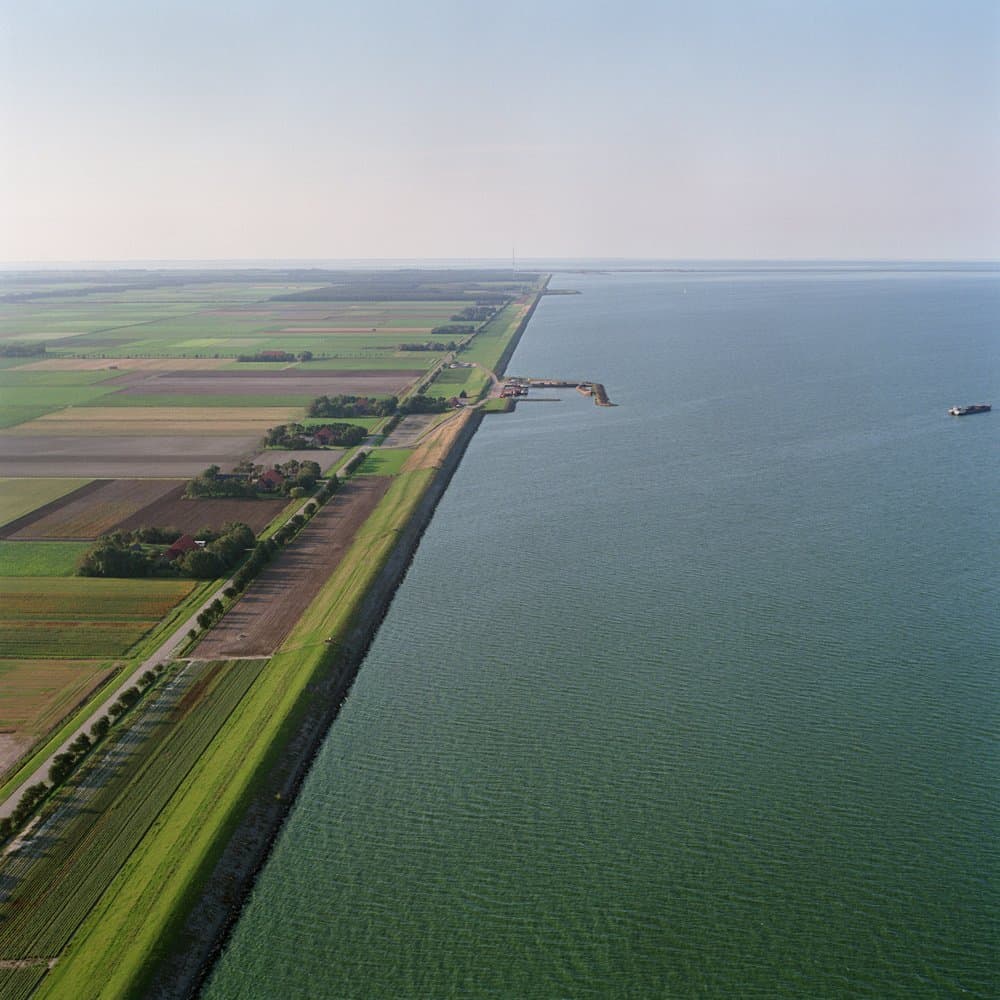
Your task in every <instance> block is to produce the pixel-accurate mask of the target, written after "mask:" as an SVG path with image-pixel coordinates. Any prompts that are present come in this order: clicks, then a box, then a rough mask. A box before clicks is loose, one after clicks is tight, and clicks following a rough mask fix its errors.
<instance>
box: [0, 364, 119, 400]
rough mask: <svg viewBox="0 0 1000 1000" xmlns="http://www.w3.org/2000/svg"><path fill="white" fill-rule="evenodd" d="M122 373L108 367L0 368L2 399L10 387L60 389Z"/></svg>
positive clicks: (0, 393) (90, 383)
mask: <svg viewBox="0 0 1000 1000" xmlns="http://www.w3.org/2000/svg"><path fill="white" fill-rule="evenodd" d="M29 360H30V359H29ZM35 360H36V361H37V360H39V359H38V358H36V359H35ZM121 374H122V373H121V372H120V371H113V370H109V369H107V368H103V369H101V370H100V371H90V372H82V371H81V372H47V371H21V370H20V369H17V368H14V369H11V368H7V369H4V370H0V399H3V398H5V397H6V395H7V389H8V388H17V387H28V386H40V387H45V388H56V389H58V388H66V387H68V386H82V385H84V386H85V385H93V384H94V383H95V382H103V381H104V380H105V379H109V378H114V377H115V376H116V375H121Z"/></svg>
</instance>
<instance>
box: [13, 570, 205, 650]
mask: <svg viewBox="0 0 1000 1000" xmlns="http://www.w3.org/2000/svg"><path fill="white" fill-rule="evenodd" d="M194 588H195V583H194V581H192V580H102V579H88V578H85V577H76V576H72V577H15V576H7V577H0V649H3V650H4V651H5V652H6V654H7V655H8V656H15V657H27V658H31V659H36V658H46V657H68V658H78V657H87V658H94V657H115V656H122V655H124V654H125V653H126V652H128V650H129V649H130V648H131V647H133V646H134V645H135V644H136V643H137V642H139V640H140V639H142V637H143V636H145V635H146V634H147V633H149V632H150V631H151V630H153V629H154V628H156V627H157V625H158V624H160V622H161V620H162V619H163V617H164V616H165V615H166V614H167V613H168V612H169V611H170V610H171V609H172V608H173V607H174V606H175V605H176V604H178V603H179V602H180V601H182V600H183V599H184V598H185V597H186V596H187V595H188V594H190V592H191V591H192V590H193V589H194Z"/></svg>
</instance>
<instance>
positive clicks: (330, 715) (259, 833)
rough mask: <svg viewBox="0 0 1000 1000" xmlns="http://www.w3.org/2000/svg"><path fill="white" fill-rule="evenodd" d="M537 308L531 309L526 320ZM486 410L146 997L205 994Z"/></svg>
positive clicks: (376, 583)
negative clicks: (299, 794)
mask: <svg viewBox="0 0 1000 1000" xmlns="http://www.w3.org/2000/svg"><path fill="white" fill-rule="evenodd" d="M536 304H537V300H536ZM533 309H534V307H532V310H531V311H529V312H528V314H526V316H525V318H524V320H523V321H522V324H521V326H522V327H523V326H524V325H526V324H527V320H528V318H529V317H530V315H531V312H532V311H533ZM520 332H521V330H519V331H518V334H517V336H516V338H514V340H515V341H516V339H517V338H519V337H520ZM482 419H483V414H482V412H481V411H480V410H476V411H473V412H471V413H470V417H469V420H468V421H467V423H466V426H465V427H463V428H462V430H461V431H460V432H459V434H458V435H457V437H456V439H455V441H454V443H453V445H452V447H451V449H450V450H449V451H448V454H447V455H446V456H445V458H444V460H443V461H442V464H441V466H440V467H439V468H438V469H437V470H436V472H435V475H434V477H433V478H432V479H431V481H430V482H429V484H428V486H427V488H426V490H425V491H424V494H423V496H422V497H421V498H420V500H419V501H418V502H417V505H416V507H415V508H414V510H413V513H412V514H411V516H410V518H409V520H408V521H407V523H406V525H405V526H404V527H403V528H402V529H401V530H400V532H399V536H398V537H397V539H396V541H395V543H394V545H393V548H392V550H391V552H390V553H389V556H388V558H387V559H386V561H385V563H384V564H383V566H382V568H381V569H380V570H379V572H378V573H377V575H376V576H375V578H374V579H373V580H372V582H371V584H370V586H369V588H368V590H367V592H366V594H365V597H364V598H363V599H362V602H361V605H360V607H359V610H358V612H357V613H356V615H355V618H354V622H353V624H352V625H351V626H350V628H349V629H348V630H347V632H346V634H345V635H344V636H342V638H341V640H340V642H339V643H338V645H337V646H336V647H335V649H334V647H331V651H330V652H329V653H327V654H326V656H325V657H324V658H323V660H322V661H321V662H320V665H319V668H318V669H317V671H316V672H315V674H314V676H313V679H312V682H311V683H310V685H309V687H308V689H307V692H306V695H305V696H304V697H303V698H302V699H301V702H300V705H298V706H296V707H297V709H300V711H299V712H297V713H296V714H295V717H294V718H290V719H289V720H287V722H286V724H285V725H284V727H283V729H282V736H281V738H280V739H279V740H278V741H277V742H276V744H275V745H274V746H273V748H272V750H271V752H270V754H269V759H268V764H267V766H266V768H265V769H264V771H263V773H261V774H260V775H259V776H258V777H257V779H256V780H255V781H254V784H253V787H252V788H251V789H250V790H249V791H248V794H247V797H246V801H245V804H241V806H240V809H239V810H238V817H237V819H236V820H235V822H233V823H231V825H230V827H229V828H228V830H227V831H226V832H225V834H224V838H223V839H224V840H225V843H224V846H222V847H221V850H220V851H218V852H216V855H215V857H214V858H213V859H212V862H211V868H210V870H208V871H207V872H206V876H205V878H204V879H203V880H201V881H200V885H199V891H198V894H197V898H195V899H192V900H190V901H189V905H188V906H187V907H185V913H184V914H183V915H181V916H179V917H178V918H176V919H175V920H174V922H173V924H172V925H171V926H170V927H169V928H167V929H166V932H165V934H164V939H165V940H166V941H168V942H169V944H168V945H167V952H168V953H167V954H166V955H162V956H161V957H160V958H159V960H158V963H157V964H156V965H155V966H154V968H153V970H152V973H151V976H150V977H149V978H148V979H147V980H146V982H145V983H144V984H143V985H142V987H141V995H142V996H144V997H155V998H161V1000H180V998H189V997H195V996H197V995H198V993H199V992H200V990H201V988H202V986H203V985H204V983H205V982H206V980H207V979H208V977H209V975H210V974H211V971H212V969H213V967H214V965H215V962H216V960H217V958H218V957H219V955H221V953H222V951H223V949H224V948H225V945H226V942H227V940H228V938H229V934H230V932H231V931H232V928H233V927H234V926H235V924H236V922H237V921H238V919H239V916H240V913H241V911H242V909H243V906H244V905H245V903H246V901H247V899H248V898H249V895H250V893H251V891H252V890H253V886H254V883H255V882H256V879H257V875H258V874H259V872H260V871H261V869H262V868H263V866H264V865H265V863H266V862H267V859H268V856H269V855H270V853H271V850H272V848H273V846H274V844H275V842H276V839H277V836H278V834H279V832H280V830H281V827H282V825H283V824H284V821H285V819H286V818H287V816H288V813H289V812H290V811H291V808H292V806H293V805H294V803H295V799H296V796H297V794H298V791H299V789H300V787H301V785H302V782H303V781H304V780H305V778H306V776H307V775H308V773H309V771H310V769H311V767H312V763H313V761H314V759H315V757H316V754H317V753H318V752H319V749H320V747H321V746H322V745H323V742H324V740H325V739H326V736H327V734H328V732H329V730H330V726H331V725H332V724H333V722H334V720H335V719H336V717H337V714H338V712H339V710H340V706H341V705H342V704H343V702H344V699H345V698H346V697H347V694H348V692H349V691H350V688H351V684H352V683H353V681H354V679H355V677H356V676H357V673H358V670H359V668H360V666H361V664H362V662H363V661H364V658H365V655H366V653H367V652H368V649H369V647H370V646H371V643H372V641H373V640H374V638H375V634H376V633H377V631H378V628H379V626H380V625H381V623H382V620H383V618H384V617H385V615H386V613H387V612H388V610H389V606H390V604H391V603H392V598H393V596H394V595H395V593H396V590H397V588H398V587H399V585H400V584H401V583H402V582H403V579H404V578H405V576H406V572H407V570H408V569H409V566H410V563H411V562H412V560H413V557H414V555H415V553H416V551H417V548H418V546H419V544H420V538H421V536H422V535H423V533H424V531H425V530H426V528H427V525H428V524H429V523H430V520H431V518H432V516H433V514H434V510H435V508H436V507H437V505H438V502H439V501H440V499H441V497H442V495H443V494H444V491H445V489H446V488H447V486H448V483H449V482H450V481H451V477H452V476H453V475H454V472H455V469H456V468H457V467H458V464H459V462H460V461H461V460H462V456H463V455H464V453H465V449H466V448H467V447H468V444H469V441H470V440H471V439H472V436H473V435H474V434H475V432H476V429H477V428H478V427H479V424H480V423H481V422H482ZM320 599H321V598H320Z"/></svg>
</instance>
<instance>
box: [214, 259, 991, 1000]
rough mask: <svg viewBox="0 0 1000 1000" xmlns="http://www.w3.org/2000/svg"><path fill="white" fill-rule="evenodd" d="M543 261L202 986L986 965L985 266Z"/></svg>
mask: <svg viewBox="0 0 1000 1000" xmlns="http://www.w3.org/2000/svg"><path fill="white" fill-rule="evenodd" d="M553 287H566V288H577V289H579V290H581V291H582V293H583V294H582V295H579V296H566V297H549V298H546V299H545V300H544V301H543V302H542V304H541V305H540V307H539V309H538V310H537V312H536V314H535V317H534V319H533V320H532V322H531V324H530V326H529V328H528V330H527V333H526V334H525V336H524V339H523V340H522V343H521V346H520V347H519V349H518V351H517V353H516V355H515V357H514V360H513V362H512V364H511V366H510V371H511V372H513V373H524V374H531V375H553V376H582V377H588V378H594V379H598V380H600V381H603V382H604V383H605V384H606V386H607V388H608V391H609V393H610V396H611V398H612V399H613V400H614V401H615V402H617V403H619V404H620V405H619V406H618V407H617V408H614V409H601V408H598V407H595V406H593V405H592V404H591V403H590V401H589V400H585V399H583V398H582V397H580V396H579V395H578V394H576V393H575V392H573V391H572V390H561V391H560V393H559V395H561V396H562V402H561V403H542V402H533V403H526V404H522V405H521V406H520V407H519V408H518V410H517V412H516V414H513V415H507V416H497V417H490V418H488V419H487V420H486V422H485V423H484V424H483V426H482V428H481V429H480V430H479V432H478V433H477V434H476V436H475V438H474V440H473V442H472V444H471V446H470V448H469V451H468V452H467V454H466V456H465V458H464V460H463V462H462V464H461V466H460V468H459V470H458V472H457V473H456V475H455V478H454V480H453V482H452V484H451V486H450V487H449V489H448V491H447V493H446V495H445V497H444V498H443V500H442V502H441V504H440V506H439V508H438V511H437V513H436V515H435V517H434V520H433V523H432V524H431V526H430V528H429V530H428V532H427V534H426V536H425V537H424V540H423V542H422V544H421V546H420V549H419V551H418V553H417V556H416V558H415V560H414V563H413V565H412V567H411V570H410V572H409V574H408V576H407V578H406V580H405V582H404V584H403V586H402V587H401V589H400V590H399V592H398V594H397V596H396V599H395V602H394V604H393V606H392V609H391V611H390V613H389V615H388V617H387V619H386V621H385V623H384V625H383V627H382V629H381V631H380V632H379V635H378V637H377V639H376V641H375V643H374V645H373V647H372V649H371V652H370V654H369V655H368V658H367V660H366V662H365V663H364V665H363V667H362V669H361V672H360V675H359V677H358V680H357V682H356V684H355V686H354V689H353V691H352V693H351V695H350V697H349V698H348V700H347V702H346V704H345V705H344V708H343V711H342V713H341V715H340V717H339V719H338V720H337V722H336V723H335V724H334V726H333V728H332V730H331V732H330V734H329V737H328V739H327V740H326V743H325V745H324V747H323V749H322V752H321V753H320V755H319V757H318V760H317V761H316V764H315V767H314V768H313V770H312V772H311V774H310V776H309V779H308V780H307V782H306V783H305V786H304V788H303V790H302V794H301V797H300V799H299V801H298V803H297V804H296V806H295V809H294V811H293V813H292V815H291V817H290V819H289V822H288V823H287V825H286V827H285V829H284V831H283V832H282V835H281V837H280V840H279V842H278V844H277V845H276V849H275V851H274V855H273V857H272V859H271V861H270V863H269V864H268V866H267V868H266V870H265V871H264V872H263V874H262V877H261V879H260V881H259V884H258V886H257V888H256V889H255V891H254V893H253V896H252V899H251V901H250V902H249V904H248V907H247V909H246V911H245V913H244V916H243V917H242V919H241V921H240V923H239V925H238V926H237V928H236V930H235V933H234V936H233V939H232V941H231V943H230V945H229V947H228V948H227V950H226V952H225V954H224V955H223V957H222V959H221V961H220V963H219V965H218V967H217V969H216V972H215V974H214V976H213V978H212V980H211V981H210V984H209V986H208V987H207V989H206V993H205V995H206V996H207V997H208V998H210V1000H223V998H234V1000H235V998H283V1000H292V998H300V997H301V998H320V1000H322V998H354V997H358V998H366V997H380V998H381V997H386V998H409V997H413V998H436V997H512V998H557V997H573V998H575V997H581V998H584V997H609V998H617V997H621V998H626V997H627V998H632V997H692V996H704V997H848V996H868V997H908V998H912V997H950V996H956V997H957V996H963V997H996V996H997V995H1000V973H998V962H997V958H996V954H997V944H998V935H997V929H998V922H997V917H998V910H1000V908H998V893H997V888H996V876H997V874H998V871H997V869H998V850H997V844H998V838H997V835H998V828H997V827H998V824H997V819H998V814H1000V810H998V796H997V776H998V768H997V764H998V759H997V758H998V755H997V741H996V738H997V731H998V727H997V722H998V711H997V706H998V674H1000V643H998V640H1000V627H998V615H997V611H998V607H1000V602H998V594H1000V578H998V572H997V553H998V544H997V543H998V530H1000V517H997V497H998V496H1000V464H998V461H997V459H998V457H1000V456H998V451H997V440H998V436H1000V434H998V432H1000V423H998V421H1000V412H994V413H992V414H989V415H986V416H972V417H966V418H963V419H956V418H952V417H948V416H947V414H946V409H947V407H948V406H950V405H952V404H955V403H972V402H979V401H983V400H990V399H992V401H993V402H994V403H1000V399H998V396H1000V392H998V389H1000V380H998V374H1000V275H998V274H997V272H996V271H995V270H990V269H989V268H985V269H983V268H980V269H978V270H977V269H969V270H962V269H958V270H952V271H950V272H944V271H936V270H933V269H928V270H908V269H905V268H900V269H897V270H880V271H872V272H865V271H863V270H856V269H855V270H851V271H838V270H834V269H830V270H824V269H823V268H818V267H817V268H812V269H806V270H804V271H800V272H795V273H792V272H784V271H781V270H780V269H774V270H772V271H767V272H761V271H759V270H755V271H745V272H741V271H740V270H738V269H719V270H717V271H714V272H712V271H709V272H704V273H673V274H636V273H633V274H587V275H583V274H580V275H561V276H558V277H557V278H556V279H555V280H554V281H553ZM546 395H552V393H546Z"/></svg>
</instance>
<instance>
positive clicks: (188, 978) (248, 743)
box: [33, 286, 544, 1000]
mask: <svg viewBox="0 0 1000 1000" xmlns="http://www.w3.org/2000/svg"><path fill="white" fill-rule="evenodd" d="M542 287H544V286H542ZM540 291H541V287H540V288H539V289H538V292H537V293H536V294H535V295H532V296H529V297H528V298H527V301H522V302H520V303H517V304H512V305H511V306H509V307H508V308H507V309H505V310H503V313H502V314H501V316H502V319H501V316H498V317H497V319H498V320H499V322H497V323H496V324H495V325H494V327H493V330H492V331H491V335H490V340H491V343H490V344H489V350H488V353H489V355H490V357H489V359H488V360H489V362H491V363H493V364H495V365H497V367H501V366H502V365H503V364H504V363H505V361H506V359H507V358H508V357H509V356H510V353H511V352H512V351H513V348H514V346H515V345H516V342H517V340H518V339H519V337H520V335H521V333H523V331H524V328H525V326H526V325H527V321H528V319H529V318H530V316H531V313H532V311H533V309H534V305H535V304H536V302H537V298H538V294H540ZM481 420H482V414H481V413H480V412H476V411H471V410H468V411H465V412H463V413H461V414H457V415H456V416H455V417H454V418H452V419H450V420H449V421H448V427H447V428H444V427H442V428H441V430H440V432H438V433H435V434H433V435H431V436H430V437H429V438H428V440H427V441H426V442H425V443H424V444H422V445H421V446H420V447H418V448H417V449H415V450H414V452H413V454H412V455H410V457H409V459H407V461H406V464H405V467H404V468H403V469H402V471H400V472H399V474H398V475H396V476H395V477H394V480H393V483H392V485H391V487H390V488H389V490H388V492H387V493H386V495H385V496H384V497H383V499H382V501H381V503H380V504H379V505H378V507H377V508H376V509H375V510H374V511H373V513H372V514H371V516H370V517H369V518H368V520H367V521H366V522H365V524H364V526H363V527H362V528H361V529H360V531H359V532H358V534H357V536H356V538H355V541H354V543H353V545H352V546H351V548H350V550H349V551H348V553H347V554H346V555H345V557H344V559H343V561H342V562H341V564H340V565H339V566H338V567H337V569H336V571H335V572H334V573H333V574H332V575H331V577H330V578H329V580H327V582H326V584H325V585H324V587H323V589H322V590H321V591H320V593H319V595H318V596H317V598H316V599H315V601H314V602H313V603H312V604H311V605H310V607H309V608H308V609H307V610H306V612H305V614H304V615H303V616H302V617H301V618H300V620H299V621H298V622H297V623H296V626H295V628H294V629H293V631H292V632H291V634H290V635H289V637H288V638H287V640H286V641H285V643H284V644H283V645H282V647H281V649H279V651H278V652H277V653H276V654H275V655H274V656H273V657H272V658H271V659H270V661H269V662H268V663H267V665H266V666H265V667H264V668H263V670H261V672H260V674H259V676H258V677H257V678H256V680H255V681H254V682H253V684H252V685H251V686H250V688H249V690H248V692H247V694H246V696H245V697H244V698H243V699H242V700H241V701H240V703H239V705H237V706H236V708H235V710H234V711H233V712H232V714H231V715H230V717H229V718H228V719H227V720H226V723H225V725H224V726H223V727H222V728H221V729H220V730H219V732H218V733H217V734H216V735H215V737H214V738H213V740H212V741H211V743H210V744H209V746H208V747H207V749H206V750H205V752H204V753H203V754H202V755H201V756H200V757H199V759H198V761H197V763H196V764H195V765H194V766H193V767H192V768H191V770H190V771H189V772H188V774H187V775H186V777H185V778H184V780H183V782H182V783H181V785H180V786H179V787H178V789H177V791H176V793H175V794H174V795H173V796H172V797H171V798H170V799H169V801H168V802H167V803H166V805H165V806H164V808H163V810H162V811H161V813H160V815H159V816H158V817H157V819H156V821H155V823H154V824H153V825H152V827H151V828H150V829H149V831H148V832H147V834H146V835H145V837H144V838H143V840H142V841H141V842H140V843H139V845H138V846H137V848H136V849H135V851H134V852H133V853H132V855H131V856H130V858H129V860H128V861H127V863H126V864H125V865H124V866H123V867H122V869H121V870H120V871H119V873H118V874H117V876H116V877H115V879H114V881H113V882H112V883H111V885H110V886H109V888H108V889H107V891H106V892H105V893H104V894H103V895H102V896H101V898H100V899H99V900H98V902H97V903H96V905H95V906H94V907H93V909H92V910H91V911H90V913H89V914H88V916H87V917H86V919H85V920H84V921H83V922H82V923H81V925H80V927H79V929H78V931H77V932H76V933H75V934H74V936H73V938H72V940H71V941H70V942H69V944H68V946H67V948H66V949H65V951H64V952H63V953H62V954H61V955H60V957H59V960H58V962H57V963H56V964H55V965H54V967H53V968H52V969H51V971H49V973H48V974H47V975H45V977H44V979H43V980H42V982H41V984H40V986H39V988H38V990H37V991H36V992H35V993H34V994H33V996H35V997H46V998H65V1000H87V998H119V997H135V998H139V997H142V998H146V997H152V996H156V997H183V996H189V995H190V994H191V993H192V991H193V990H194V988H195V987H196V986H197V983H198V982H199V980H200V977H201V976H202V975H203V974H204V972H205V970H206V966H207V965H208V964H209V963H210V961H211V958H212V954H213V951H214V949H215V948H217V947H218V945H219V943H220V941H221V940H222V939H224V936H225V931H226V928H227V926H228V925H229V924H230V923H231V922H232V920H233V919H235V917H236V916H237V915H238V911H239V905H240V903H241V901H242V898H243V897H244V895H245V893H246V891H247V890H248V889H249V887H250V885H251V884H252V879H253V875H254V874H255V872H256V870H257V868H258V867H259V866H260V864H261V863H262V862H263V860H264V859H265V858H266V853H267V849H268V847H269V845H270V843H271V841H272V839H273V836H274V834H275V832H276V831H277V829H278V828H279V827H280V824H281V822H282V820H283V818H284V816H285V815H286V813H287V810H288V808H289V807H290V804H291V801H292V799H293V797H294V793H295V790H296V788H297V786H298V783H299V782H300V781H301V779H302V777H304V775H305V773H306V771H307V769H308V765H309V762H310V761H311V758H312V755H313V753H314V752H315V750H316V749H317V748H318V746H319V744H320V743H321V741H322V739H323V737H324V736H325V733H326V730H327V729H328V727H329V724H330V722H331V721H332V719H333V718H334V716H335V714H336V711H337V707H338V706H339V704H340V702H341V701H342V700H343V697H344V695H345V694H346V692H347V690H348V688H349V686H350V682H351V680H352V679H353V677H354V674H355V673H356V671H357V668H358V667H359V666H360V663H361V661H362V659H363V657H364V653H365V652H366V650H367V647H368V645H369V643H370V641H371V639H372V637H373V635H374V632H375V629H376V628H377V625H378V623H379V622H380V620H381V617H382V615H383V614H384V613H385V610H386V609H387V607H388V604H389V602H390V600H391V597H392V594H393V592H394V591H395V588H396V586H397V585H398V583H399V581H400V580H401V578H402V575H403V572H404V571H405V568H406V565H407V564H408V562H409V559H410V558H411V556H412V554H413V551H414V550H415V548H416V545H417V543H418V541H419V538H420V535H421V533H422V531H423V529H424V527H425V526H426V524H427V522H428V521H429V520H430V517H431V515H432V513H433V510H434V507H435V506H436V503H437V500H438V499H439V498H440V496H441V494H442V493H443V492H444V489H445V487H446V486H447V483H448V480H449V479H450V478H451V474H452V473H453V471H454V469H455V467H456V466H457V465H458V462H459V461H460V459H461V455H462V453H463V451H464V449H465V447H466V445H467V444H468V441H469V439H470V438H471V437H472V434H473V433H474V432H475V429H476V427H477V426H478V424H479V422H480V421H481Z"/></svg>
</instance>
